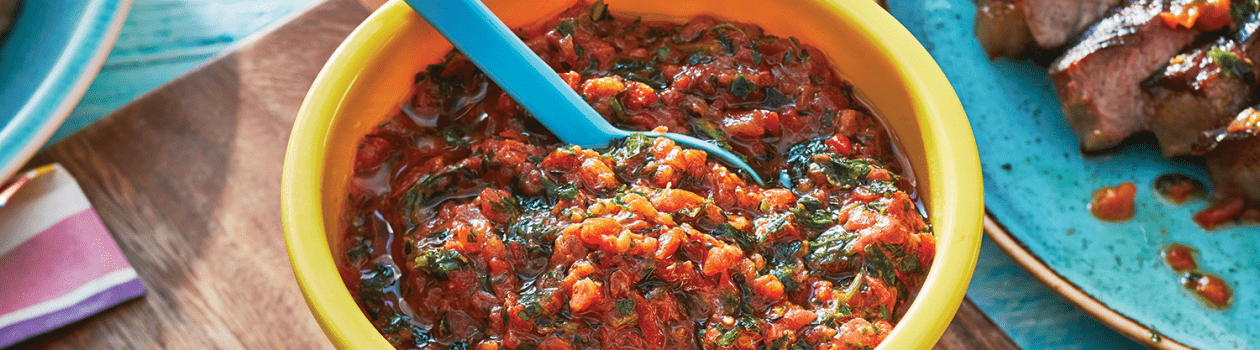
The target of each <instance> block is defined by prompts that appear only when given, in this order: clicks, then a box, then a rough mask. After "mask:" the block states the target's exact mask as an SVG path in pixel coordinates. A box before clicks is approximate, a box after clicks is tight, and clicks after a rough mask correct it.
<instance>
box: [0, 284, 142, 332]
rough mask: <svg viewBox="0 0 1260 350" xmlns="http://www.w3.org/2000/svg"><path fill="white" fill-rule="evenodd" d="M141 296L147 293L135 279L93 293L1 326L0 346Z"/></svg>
mask: <svg viewBox="0 0 1260 350" xmlns="http://www.w3.org/2000/svg"><path fill="white" fill-rule="evenodd" d="M141 295H144V284H141V283H140V279H137V278H133V279H130V280H127V281H126V282H123V283H122V284H118V285H115V286H113V287H110V288H107V289H105V290H103V291H101V292H99V293H96V294H92V295H91V296H90V297H88V298H87V299H84V300H83V301H80V302H78V303H76V304H74V305H70V306H69V307H66V308H63V309H58V310H53V311H52V312H49V313H46V314H43V315H39V316H37V317H35V318H31V319H28V320H25V321H19V322H17V323H14V324H12V325H9V326H6V327H0V348H3V347H7V346H9V345H13V344H15V343H17V342H19V341H22V340H25V339H26V338H29V337H32V336H36V335H39V334H42V333H44V332H47V331H50V330H53V329H57V328H59V327H61V326H64V325H67V324H70V323H72V322H75V321H78V320H81V319H83V318H85V317H88V316H91V315H93V314H96V313H98V312H101V311H103V310H105V309H108V308H110V307H113V306H114V305H118V304H119V303H122V302H124V301H127V300H130V299H133V298H136V297H139V296H141Z"/></svg>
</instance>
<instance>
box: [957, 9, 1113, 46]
mask: <svg viewBox="0 0 1260 350" xmlns="http://www.w3.org/2000/svg"><path fill="white" fill-rule="evenodd" d="M1121 2H1123V0H1077V1H1063V0H976V38H978V39H979V40H980V46H982V47H984V50H985V53H987V54H988V55H989V59H996V58H998V57H1009V58H1011V59H1023V58H1026V57H1028V56H1030V55H1036V54H1037V53H1046V52H1050V53H1053V52H1058V51H1059V49H1060V48H1062V47H1063V45H1065V44H1067V43H1068V41H1070V40H1071V39H1072V38H1074V37H1076V35H1077V34H1079V33H1081V32H1082V31H1084V30H1085V29H1086V28H1088V27H1089V26H1090V25H1091V24H1093V23H1094V22H1096V21H1098V19H1099V18H1102V17H1103V16H1104V15H1106V14H1107V10H1108V9H1111V8H1113V7H1116V6H1117V5H1120V3H1121ZM1046 61H1049V60H1048V59H1047V60H1046Z"/></svg>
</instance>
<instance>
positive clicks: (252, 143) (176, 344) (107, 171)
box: [18, 0, 368, 349]
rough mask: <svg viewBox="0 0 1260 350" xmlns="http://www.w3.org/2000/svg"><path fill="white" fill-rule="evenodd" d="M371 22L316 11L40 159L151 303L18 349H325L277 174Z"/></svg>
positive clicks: (356, 13)
mask: <svg viewBox="0 0 1260 350" xmlns="http://www.w3.org/2000/svg"><path fill="white" fill-rule="evenodd" d="M367 15H368V11H367V10H366V9H365V8H364V7H363V5H362V4H360V3H358V2H356V1H354V0H334V1H330V2H328V3H325V4H322V5H320V6H318V7H316V8H314V9H312V10H311V11H309V12H307V13H305V14H304V15H302V16H300V17H298V18H296V19H295V20H294V21H292V22H290V23H288V24H287V25H285V26H283V27H281V28H279V29H277V30H276V31H275V32H273V33H271V34H269V35H266V36H265V37H262V38H260V39H259V40H257V41H256V42H254V43H252V44H248V45H247V46H245V47H243V48H242V49H241V50H239V51H237V52H235V53H233V54H230V55H227V56H223V57H220V58H218V59H216V60H214V61H212V62H211V63H209V64H207V65H205V66H202V67H200V68H198V69H196V70H194V71H193V72H191V73H190V74H188V75H185V76H183V77H181V78H178V79H176V80H175V81H173V82H172V83H170V84H168V85H165V86H163V87H161V88H159V89H157V90H155V91H153V92H152V93H150V94H148V95H147V96H145V97H143V98H141V99H139V100H137V101H136V102H134V103H132V104H130V105H128V106H126V107H124V108H122V109H121V110H119V111H116V112H115V113H113V114H112V115H110V116H108V117H106V118H104V119H102V120H101V121H99V122H97V123H95V124H93V125H91V126H90V127H88V128H86V129H84V130H82V131H81V132H79V133H77V134H75V135H73V136H71V137H69V138H67V139H65V140H64V141H62V142H60V143H57V144H55V145H53V146H52V147H50V148H49V149H47V150H46V151H44V152H42V153H41V154H40V155H38V156H37V157H36V158H35V159H34V160H33V161H32V164H45V163H49V162H60V163H62V164H63V165H64V166H65V167H66V168H67V169H68V170H69V171H70V172H71V173H72V174H73V175H74V176H75V178H77V179H78V181H79V182H80V184H81V185H82V187H83V189H84V191H85V192H86V193H87V196H88V198H89V199H90V200H91V202H92V204H93V206H94V207H95V208H96V210H97V211H98V213H100V216H101V218H102V220H103V221H104V222H105V224H106V226H107V227H108V228H109V230H110V232H112V233H113V234H114V237H115V238H116V239H117V240H118V242H119V245H120V246H121V248H122V250H123V252H124V254H126V255H127V258H128V260H130V261H131V263H132V264H133V265H134V267H135V269H136V271H137V272H139V274H140V278H141V279H142V280H143V281H144V283H145V285H146V286H147V287H148V294H147V295H145V296H144V297H142V298H140V299H138V300H136V301H132V302H129V303H125V304H123V305H121V306H119V307H116V308H114V309H111V310H109V311H107V312H105V313H102V314H100V315H97V316H94V317H92V318H89V319H88V320H86V321H84V322H80V323H77V324H75V325H72V326H70V327H68V328H64V329H62V330H59V331H55V332H53V333H51V334H48V335H45V336H41V337H39V338H36V339H33V340H31V341H28V342H25V343H23V344H20V345H19V346H18V348H26V347H31V348H50V349H150V348H167V349H320V348H330V347H331V344H329V342H328V341H327V340H326V338H325V337H324V336H323V333H322V332H321V331H320V329H319V327H318V325H316V323H315V321H314V319H313V318H312V317H311V315H310V312H309V311H308V310H307V308H306V304H305V302H304V301H303V299H302V296H301V294H300V292H299V291H298V288H297V282H296V280H295V279H294V278H293V273H292V270H291V269H290V267H289V261H288V258H287V255H286V253H285V249H284V248H285V247H284V240H283V232H282V230H281V226H280V216H279V208H280V203H279V196H278V193H279V186H280V167H281V163H282V162H283V158H284V146H285V144H286V142H287V140H288V134H289V130H290V128H291V127H292V123H293V118H294V116H295V115H296V114H297V109H298V105H299V104H300V103H301V101H302V98H303V97H304V96H305V94H306V90H307V89H308V88H309V86H310V83H311V81H313V80H314V78H315V75H316V74H317V73H318V72H319V69H320V68H321V67H322V66H323V63H324V62H325V61H326V60H327V58H328V57H329V56H331V55H332V52H333V50H334V49H336V47H337V45H338V44H339V43H340V42H341V41H342V39H343V38H345V37H346V36H347V35H349V33H350V31H351V30H353V29H354V28H355V26H357V25H358V23H359V22H361V21H362V20H363V19H364V18H366V16H367Z"/></svg>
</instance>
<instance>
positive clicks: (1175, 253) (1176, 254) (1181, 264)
mask: <svg viewBox="0 0 1260 350" xmlns="http://www.w3.org/2000/svg"><path fill="white" fill-rule="evenodd" d="M1164 261H1166V262H1168V266H1169V267H1172V269H1173V270H1176V271H1177V272H1185V271H1188V270H1193V269H1197V268H1199V263H1197V262H1195V261H1194V250H1193V249H1190V247H1187V246H1186V245H1184V244H1172V245H1170V246H1168V248H1165V249H1164Z"/></svg>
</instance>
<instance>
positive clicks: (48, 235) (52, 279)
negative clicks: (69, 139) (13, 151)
mask: <svg viewBox="0 0 1260 350" xmlns="http://www.w3.org/2000/svg"><path fill="white" fill-rule="evenodd" d="M142 294H144V285H143V284H141V283H140V278H139V277H138V276H137V275H136V270H134V269H132V268H131V264H128V263H127V259H126V257H124V256H123V254H122V251H120V250H119V249H118V244H116V243H115V242H114V239H113V237H111V236H110V235H109V232H108V231H106V230H105V225H104V224H102V223H101V219H100V218H99V217H97V215H96V211H95V210H93V209H92V204H91V203H89V202H88V200H87V197H85V196H84V195H83V190H82V189H81V188H79V184H78V183H77V182H75V180H74V178H73V177H71V176H70V174H69V173H68V172H66V170H65V169H63V168H62V167H61V166H60V165H57V164H52V165H48V166H45V167H42V168H39V169H35V170H31V171H28V172H26V173H23V174H19V175H18V176H17V177H16V178H14V179H12V180H9V181H8V182H6V183H5V184H3V185H0V348H4V347H7V346H10V345H13V344H14V343H17V342H19V341H22V340H24V339H27V338H30V337H33V336H36V335H39V334H42V333H44V332H48V331H51V330H53V329H56V328H58V327H61V326H64V325H67V324H70V323H73V322H75V321H78V320H81V319H83V318H85V317H88V316H91V315H93V314H96V313H98V312H101V311H102V310H105V309H108V308H110V307H112V306H114V305H117V304H119V303H122V302H124V301H127V300H130V299H133V298H136V297H139V296H140V295H142Z"/></svg>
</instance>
